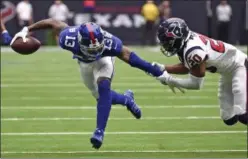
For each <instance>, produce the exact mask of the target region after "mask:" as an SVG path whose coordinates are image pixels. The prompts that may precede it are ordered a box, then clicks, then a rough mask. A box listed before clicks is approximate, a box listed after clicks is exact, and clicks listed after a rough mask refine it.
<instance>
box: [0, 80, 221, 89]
mask: <svg viewBox="0 0 248 159" xmlns="http://www.w3.org/2000/svg"><path fill="white" fill-rule="evenodd" d="M112 85H113V86H116V87H126V86H130V87H154V86H162V85H161V84H160V83H158V82H155V81H154V83H150V82H149V83H143V82H136V83H134V82H113V84H112ZM79 86H83V83H80V82H78V83H73V84H68V83H32V84H21V83H19V84H11V83H1V87H2V88H7V87H18V88H22V87H79ZM204 86H218V81H216V82H206V83H204Z"/></svg>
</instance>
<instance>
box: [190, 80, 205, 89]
mask: <svg viewBox="0 0 248 159" xmlns="http://www.w3.org/2000/svg"><path fill="white" fill-rule="evenodd" d="M202 87H203V81H197V82H195V83H194V85H193V86H192V89H194V90H200V89H202Z"/></svg>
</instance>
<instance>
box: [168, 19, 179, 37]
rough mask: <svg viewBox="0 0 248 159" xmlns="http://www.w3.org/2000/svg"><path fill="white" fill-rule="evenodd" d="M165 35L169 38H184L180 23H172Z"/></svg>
mask: <svg viewBox="0 0 248 159" xmlns="http://www.w3.org/2000/svg"><path fill="white" fill-rule="evenodd" d="M165 34H166V36H167V37H172V38H181V37H182V36H183V33H182V28H181V26H180V23H178V22H174V23H171V24H170V26H169V27H168V29H167V30H166V32H165Z"/></svg>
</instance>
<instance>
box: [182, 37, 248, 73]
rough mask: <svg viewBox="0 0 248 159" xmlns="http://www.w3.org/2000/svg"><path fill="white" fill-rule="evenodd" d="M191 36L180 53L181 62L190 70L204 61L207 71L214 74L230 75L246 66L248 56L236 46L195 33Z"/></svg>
mask: <svg viewBox="0 0 248 159" xmlns="http://www.w3.org/2000/svg"><path fill="white" fill-rule="evenodd" d="M191 34H192V35H191V37H190V39H189V40H188V41H187V43H186V46H185V47H184V49H183V51H182V52H181V53H178V55H179V59H180V61H181V62H182V63H183V64H184V65H185V67H187V68H188V69H191V68H192V67H194V66H196V65H198V64H200V63H202V62H203V61H206V65H207V70H208V71H210V72H212V73H215V72H217V73H221V74H228V73H230V72H232V71H233V70H234V69H235V68H237V67H239V66H244V63H245V59H246V58H247V55H245V54H244V53H243V52H241V51H240V50H238V49H237V48H236V47H235V46H233V45H231V44H227V43H224V42H222V41H218V40H214V39H211V38H209V37H206V36H204V35H201V34H198V33H195V32H191Z"/></svg>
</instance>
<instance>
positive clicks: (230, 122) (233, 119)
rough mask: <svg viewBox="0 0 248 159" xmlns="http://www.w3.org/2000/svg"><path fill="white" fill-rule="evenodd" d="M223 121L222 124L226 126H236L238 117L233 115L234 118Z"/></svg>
mask: <svg viewBox="0 0 248 159" xmlns="http://www.w3.org/2000/svg"><path fill="white" fill-rule="evenodd" d="M223 121H224V123H225V124H226V125H228V126H232V125H234V124H236V123H237V122H238V116H237V115H235V116H233V117H232V118H230V119H227V120H223Z"/></svg>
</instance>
